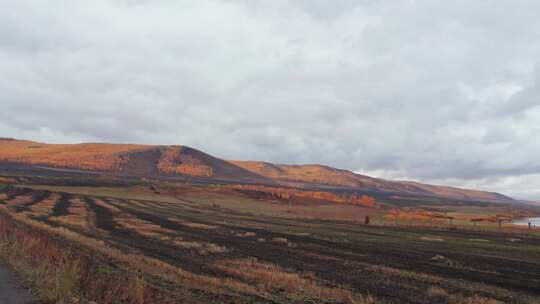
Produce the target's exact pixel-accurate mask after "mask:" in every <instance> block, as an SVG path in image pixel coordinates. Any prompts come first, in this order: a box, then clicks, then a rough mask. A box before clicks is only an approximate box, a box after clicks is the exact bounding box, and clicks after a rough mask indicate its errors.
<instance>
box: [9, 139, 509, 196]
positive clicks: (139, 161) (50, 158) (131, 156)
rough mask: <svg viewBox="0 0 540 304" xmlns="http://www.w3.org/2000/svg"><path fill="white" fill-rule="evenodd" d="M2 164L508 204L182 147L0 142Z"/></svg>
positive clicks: (450, 191)
mask: <svg viewBox="0 0 540 304" xmlns="http://www.w3.org/2000/svg"><path fill="white" fill-rule="evenodd" d="M0 162H7V163H15V164H25V165H32V166H40V167H49V168H51V167H52V168H60V169H75V170H83V171H95V172H108V173H111V174H124V175H133V176H141V177H174V176H183V177H196V178H203V179H207V180H220V181H230V182H242V183H250V184H263V185H272V186H276V185H281V186H287V187H297V188H310V189H314V188H322V189H330V190H331V189H345V190H354V191H356V190H358V191H374V192H384V193H395V194H396V195H400V194H405V195H419V196H428V197H429V196H433V197H440V198H448V199H454V200H469V201H491V202H512V201H513V200H512V199H511V198H508V197H506V196H504V195H501V194H498V193H492V192H484V191H476V190H468V189H459V188H453V187H445V186H433V185H426V184H421V183H417V182H408V181H388V180H384V179H378V178H373V177H369V176H365V175H360V174H356V173H354V172H351V171H347V170H341V169H336V168H331V167H328V166H322V165H280V164H271V163H267V162H259V161H225V160H223V159H219V158H216V157H213V156H211V155H208V154H206V153H204V152H201V151H199V150H196V149H193V148H189V147H186V146H155V145H133V144H98V143H85V144H73V145H69V144H44V143H37V142H32V141H24V140H14V139H0Z"/></svg>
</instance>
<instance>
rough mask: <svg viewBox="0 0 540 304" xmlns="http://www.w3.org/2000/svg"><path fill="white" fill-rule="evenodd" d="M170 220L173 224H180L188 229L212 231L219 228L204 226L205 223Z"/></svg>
mask: <svg viewBox="0 0 540 304" xmlns="http://www.w3.org/2000/svg"><path fill="white" fill-rule="evenodd" d="M168 220H169V221H171V222H174V223H177V224H180V225H182V226H186V227H189V228H195V229H206V230H212V229H216V228H218V227H217V226H214V225H208V224H203V223H194V222H189V221H183V220H179V219H175V218H168Z"/></svg>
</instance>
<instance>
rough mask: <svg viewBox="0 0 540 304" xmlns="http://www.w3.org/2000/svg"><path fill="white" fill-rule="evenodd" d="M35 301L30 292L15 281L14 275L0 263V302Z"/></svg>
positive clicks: (4, 303) (11, 303)
mask: <svg viewBox="0 0 540 304" xmlns="http://www.w3.org/2000/svg"><path fill="white" fill-rule="evenodd" d="M30 303H36V300H35V299H34V297H33V296H32V294H31V293H30V292H29V291H28V290H27V289H25V288H23V287H21V285H20V284H18V283H17V281H16V279H15V277H14V276H13V274H12V273H10V272H9V271H8V270H7V269H6V268H5V267H4V266H3V265H0V304H30Z"/></svg>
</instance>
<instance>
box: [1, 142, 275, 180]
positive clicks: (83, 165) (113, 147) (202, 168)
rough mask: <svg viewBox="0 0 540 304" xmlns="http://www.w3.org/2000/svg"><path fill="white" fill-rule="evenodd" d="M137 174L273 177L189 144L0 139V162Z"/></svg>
mask: <svg viewBox="0 0 540 304" xmlns="http://www.w3.org/2000/svg"><path fill="white" fill-rule="evenodd" d="M2 161H3V162H8V163H18V164H25V165H34V166H40V167H50V168H56V169H75V170H83V171H95V172H107V173H117V174H126V175H135V176H148V177H156V176H190V177H198V178H212V179H220V180H234V181H242V182H259V183H272V182H271V181H270V180H267V179H266V178H264V177H262V176H259V175H257V174H255V173H252V172H250V171H248V170H245V169H243V168H241V167H238V166H236V165H234V164H231V163H229V162H227V161H224V160H221V159H218V158H215V157H213V156H211V155H208V154H206V153H203V152H201V151H198V150H196V149H193V148H190V147H185V146H152V145H132V144H101V143H83V144H44V143H37V142H32V141H25V140H14V139H0V162H2Z"/></svg>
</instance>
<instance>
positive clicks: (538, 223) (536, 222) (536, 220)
mask: <svg viewBox="0 0 540 304" xmlns="http://www.w3.org/2000/svg"><path fill="white" fill-rule="evenodd" d="M529 222H531V225H533V226H535V227H540V217H530V218H523V219H515V220H513V221H512V224H514V225H529Z"/></svg>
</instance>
